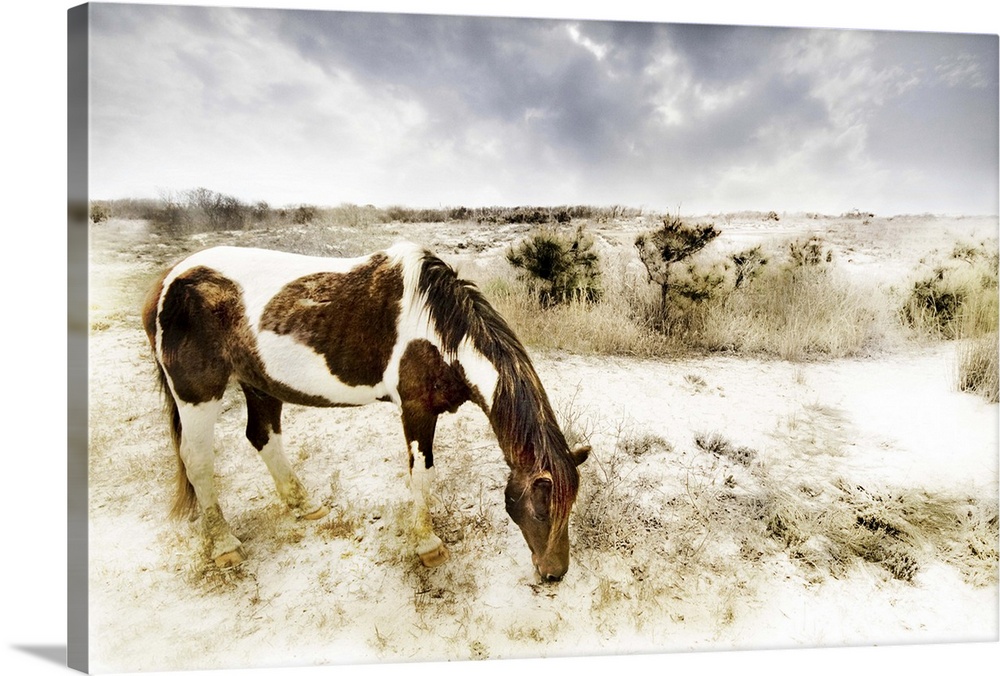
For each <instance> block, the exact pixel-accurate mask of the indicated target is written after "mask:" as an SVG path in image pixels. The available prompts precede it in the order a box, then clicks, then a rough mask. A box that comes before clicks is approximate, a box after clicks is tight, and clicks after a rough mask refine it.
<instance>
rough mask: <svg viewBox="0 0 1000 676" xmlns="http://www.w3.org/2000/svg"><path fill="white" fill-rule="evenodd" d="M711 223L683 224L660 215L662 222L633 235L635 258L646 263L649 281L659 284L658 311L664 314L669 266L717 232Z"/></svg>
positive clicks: (668, 286) (703, 246)
mask: <svg viewBox="0 0 1000 676" xmlns="http://www.w3.org/2000/svg"><path fill="white" fill-rule="evenodd" d="M719 234H720V233H719V231H718V230H716V229H715V224H713V223H700V224H698V225H687V224H685V223H684V222H683V221H682V220H681V219H680V217H679V216H668V217H666V218H664V219H663V226H662V227H660V228H657V229H656V230H651V231H650V232H645V233H642V234H641V235H639V236H638V237H636V238H635V248H636V249H638V251H639V260H641V261H642V264H643V265H645V266H646V273H647V274H648V275H649V281H650V283H653V284H658V285H659V286H660V311H661V312H662V313H663V316H664V317H665V316H666V315H667V292H668V291H669V288H670V266H671V264H673V263H677V262H678V261H682V260H684V259H685V258H687V257H688V256H691V255H692V254H695V253H697V252H698V251H701V250H702V249H704V248H705V246H706V245H707V244H708V243H709V242H711V241H712V240H713V239H715V238H716V237H718V236H719Z"/></svg>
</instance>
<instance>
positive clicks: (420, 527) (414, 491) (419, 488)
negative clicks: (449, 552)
mask: <svg viewBox="0 0 1000 676" xmlns="http://www.w3.org/2000/svg"><path fill="white" fill-rule="evenodd" d="M410 453H411V454H412V455H413V466H412V467H411V468H410V494H411V495H412V496H413V531H414V535H415V536H416V538H417V547H416V551H417V554H419V555H423V554H427V553H429V552H433V551H435V550H437V549H438V548H439V547H441V545H442V544H443V543H442V542H441V538H439V537H438V536H437V534H436V533H435V532H434V526H433V525H432V523H431V513H430V500H431V487H432V485H433V484H434V477H435V470H434V467H433V466H432V467H429V468H428V467H427V459H426V457H425V456H424V453H423V451H421V450H420V443H419V442H417V441H411V442H410Z"/></svg>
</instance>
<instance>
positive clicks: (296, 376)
mask: <svg viewBox="0 0 1000 676" xmlns="http://www.w3.org/2000/svg"><path fill="white" fill-rule="evenodd" d="M257 350H258V352H259V353H260V357H261V361H262V362H263V363H264V365H265V367H266V369H267V375H268V376H270V377H271V378H272V379H273V380H276V381H278V382H280V383H283V384H284V385H287V386H288V387H290V388H292V389H294V390H296V391H298V392H302V393H304V394H309V395H314V396H318V397H323V398H324V399H326V400H327V401H330V402H332V403H336V404H349V405H356V406H360V405H362V404H370V403H371V402H373V401H375V400H377V399H378V398H379V397H384V396H385V395H386V394H388V392H389V390H388V389H387V388H386V387H385V385H384V384H382V383H380V384H378V385H375V386H374V387H372V386H367V385H360V386H352V385H347V384H346V383H344V382H343V381H342V380H340V378H338V377H337V376H335V375H333V374H332V373H330V367H329V366H328V365H327V363H326V358H325V357H324V356H323V355H321V354H319V353H317V352H315V351H313V350H312V349H311V348H310V347H308V346H307V345H303V344H302V343H300V342H299V341H297V340H296V339H295V338H293V337H292V336H287V335H281V334H277V333H274V332H273V331H261V332H260V333H259V334H257Z"/></svg>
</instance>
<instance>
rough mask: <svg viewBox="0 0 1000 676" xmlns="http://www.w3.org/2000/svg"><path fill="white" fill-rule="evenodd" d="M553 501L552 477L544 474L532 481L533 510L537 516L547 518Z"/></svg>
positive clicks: (546, 473)
mask: <svg viewBox="0 0 1000 676" xmlns="http://www.w3.org/2000/svg"><path fill="white" fill-rule="evenodd" d="M551 500H552V475H551V474H549V473H548V472H542V473H541V474H538V475H537V476H535V478H534V479H532V481H531V509H532V511H533V512H534V513H535V516H537V517H540V518H547V517H548V515H549V503H550V502H551Z"/></svg>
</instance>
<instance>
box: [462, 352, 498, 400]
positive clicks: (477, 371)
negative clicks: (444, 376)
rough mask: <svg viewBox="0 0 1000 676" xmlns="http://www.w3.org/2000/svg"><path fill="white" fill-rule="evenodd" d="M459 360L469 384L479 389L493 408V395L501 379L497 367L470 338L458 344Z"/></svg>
mask: <svg viewBox="0 0 1000 676" xmlns="http://www.w3.org/2000/svg"><path fill="white" fill-rule="evenodd" d="M458 362H459V363H460V364H461V365H462V369H463V370H464V371H465V379H466V380H467V381H468V382H469V385H471V386H472V387H475V388H476V389H477V390H479V394H480V395H482V397H483V399H484V400H485V401H486V406H487V407H488V408H493V395H494V394H495V393H496V389H497V381H498V380H499V379H500V374H499V373H497V369H496V367H495V366H493V364H492V363H491V362H490V360H489V359H487V358H486V357H485V356H484V355H483V353H482V352H480V351H479V350H477V349H476V348H475V346H473V344H472V342H471V341H470V340H469V339H468V338H465V339H463V340H462V342H461V343H460V344H459V346H458Z"/></svg>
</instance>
